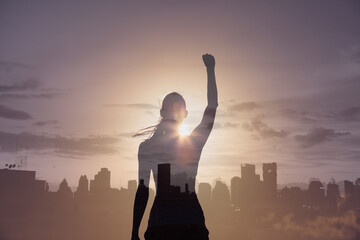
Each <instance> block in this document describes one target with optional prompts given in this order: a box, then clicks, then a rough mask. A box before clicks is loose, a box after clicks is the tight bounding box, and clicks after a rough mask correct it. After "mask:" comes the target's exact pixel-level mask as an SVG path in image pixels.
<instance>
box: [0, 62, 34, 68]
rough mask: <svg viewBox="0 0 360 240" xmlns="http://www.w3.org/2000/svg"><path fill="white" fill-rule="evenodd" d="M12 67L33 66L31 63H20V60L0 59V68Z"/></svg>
mask: <svg viewBox="0 0 360 240" xmlns="http://www.w3.org/2000/svg"><path fill="white" fill-rule="evenodd" d="M12 68H32V67H31V66H30V65H27V64H23V63H18V62H10V61H0V69H4V70H6V69H12Z"/></svg>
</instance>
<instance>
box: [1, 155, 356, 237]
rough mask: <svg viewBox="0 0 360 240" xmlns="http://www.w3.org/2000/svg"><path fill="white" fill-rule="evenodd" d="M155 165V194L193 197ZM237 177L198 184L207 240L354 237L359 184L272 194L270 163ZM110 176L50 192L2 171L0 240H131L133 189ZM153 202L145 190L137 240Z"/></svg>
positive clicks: (316, 185) (245, 168)
mask: <svg viewBox="0 0 360 240" xmlns="http://www.w3.org/2000/svg"><path fill="white" fill-rule="evenodd" d="M162 165H163V166H160V165H159V169H161V171H159V174H158V176H157V177H158V186H157V187H158V189H157V191H158V194H159V195H160V196H165V195H166V193H170V195H168V196H170V197H171V196H172V195H174V194H182V195H183V198H184V199H186V198H189V197H196V195H195V194H194V193H192V192H189V190H188V188H187V186H184V188H180V187H179V186H172V185H171V183H170V167H171V166H170V164H162ZM239 175H240V176H241V177H240V176H235V177H233V178H232V179H231V185H230V186H227V185H226V184H225V183H224V182H222V181H220V180H218V181H216V182H215V184H214V185H213V186H212V185H211V184H209V183H204V182H201V183H199V184H197V190H196V191H197V197H198V199H199V201H200V203H201V206H202V208H203V210H204V214H205V218H206V223H207V226H208V228H209V230H210V233H211V234H210V238H211V239H234V238H236V239H359V237H360V229H359V221H360V218H359V216H360V215H359V209H360V178H357V179H356V180H355V181H354V182H353V181H349V180H345V181H344V182H343V184H344V186H339V184H337V183H336V182H335V180H333V179H331V180H330V181H329V183H327V184H323V182H321V181H320V180H318V179H311V180H310V182H309V185H308V187H307V189H302V188H300V187H297V186H285V187H282V188H279V187H278V184H277V164H276V163H275V162H273V163H263V168H262V178H261V176H260V174H256V172H255V165H252V164H243V165H241V173H239ZM110 178H111V172H110V171H109V169H107V168H102V169H101V170H100V171H99V172H98V173H97V174H96V175H95V176H94V177H93V178H91V179H89V178H88V177H87V176H86V175H82V176H80V179H79V184H78V186H77V189H76V190H75V191H74V192H73V191H72V189H71V188H70V187H69V185H68V183H67V181H66V179H64V180H63V181H62V182H61V183H60V184H59V188H58V190H57V191H50V190H49V186H48V183H47V182H46V181H45V180H38V179H37V178H36V172H35V171H27V170H17V169H13V166H12V165H7V168H4V169H0V238H1V239H4V240H12V239H17V240H20V239H21V240H22V239H24V240H25V239H29V240H30V239H37V240H41V239H73V240H82V239H109V240H110V239H130V234H131V224H132V207H133V201H134V196H135V193H136V190H137V187H138V183H137V181H136V180H129V181H128V186H127V188H120V189H117V188H112V187H111V186H110ZM142 184H143V183H142V182H140V186H141V185H142ZM340 187H344V193H343V194H341V193H340ZM154 196H155V190H154V189H151V190H150V200H149V204H148V207H147V210H146V213H145V217H144V220H143V222H142V226H141V235H140V236H143V232H144V230H145V228H146V224H147V219H148V215H149V208H150V207H151V204H152V201H153V200H154ZM330 229H331V233H330V232H327V231H330ZM337 230H338V233H337V232H336V231H337ZM327 234H329V235H328V236H327ZM339 234H340V235H339Z"/></svg>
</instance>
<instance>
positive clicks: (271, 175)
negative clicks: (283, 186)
mask: <svg viewBox="0 0 360 240" xmlns="http://www.w3.org/2000/svg"><path fill="white" fill-rule="evenodd" d="M263 182H264V183H263V186H264V188H263V189H264V195H265V197H267V198H270V199H273V200H274V199H275V198H276V196H277V166H276V163H275V162H273V163H264V164H263Z"/></svg>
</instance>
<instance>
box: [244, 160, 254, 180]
mask: <svg viewBox="0 0 360 240" xmlns="http://www.w3.org/2000/svg"><path fill="white" fill-rule="evenodd" d="M254 177H256V174H255V165H253V164H248V163H246V164H242V165H241V178H242V179H244V180H250V179H251V180H252V179H253V178H254Z"/></svg>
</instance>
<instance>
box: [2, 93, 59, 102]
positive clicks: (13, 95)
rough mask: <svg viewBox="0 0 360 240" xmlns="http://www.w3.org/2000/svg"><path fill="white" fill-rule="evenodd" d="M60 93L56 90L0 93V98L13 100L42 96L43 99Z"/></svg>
mask: <svg viewBox="0 0 360 240" xmlns="http://www.w3.org/2000/svg"><path fill="white" fill-rule="evenodd" d="M58 95H60V93H58V92H43V93H33V94H22V93H3V94H1V93H0V99H3V100H5V99H15V100H28V99H33V98H40V99H41V98H43V99H52V98H54V97H56V96H58Z"/></svg>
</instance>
